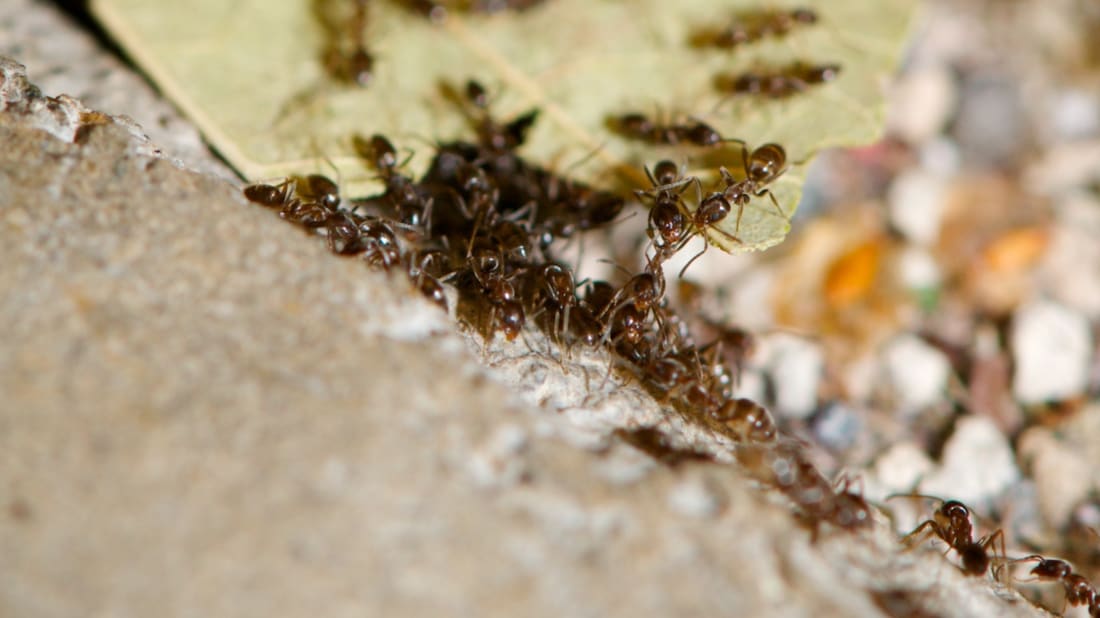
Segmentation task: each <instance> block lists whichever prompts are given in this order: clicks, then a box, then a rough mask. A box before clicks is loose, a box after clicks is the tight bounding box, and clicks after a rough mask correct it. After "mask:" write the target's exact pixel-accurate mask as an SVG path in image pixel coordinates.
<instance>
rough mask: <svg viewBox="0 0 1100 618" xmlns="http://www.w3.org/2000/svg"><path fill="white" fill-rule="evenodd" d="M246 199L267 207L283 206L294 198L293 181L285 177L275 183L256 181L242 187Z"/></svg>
mask: <svg viewBox="0 0 1100 618" xmlns="http://www.w3.org/2000/svg"><path fill="white" fill-rule="evenodd" d="M244 197H245V199H247V200H248V201H250V202H252V203H254V204H259V205H260V206H266V207H267V208H283V207H285V206H286V205H287V204H289V203H290V202H291V201H292V200H293V199H294V181H293V180H292V179H290V178H287V179H286V180H284V181H283V182H281V183H279V184H277V185H268V184H263V183H257V184H254V185H248V186H247V187H245V188H244Z"/></svg>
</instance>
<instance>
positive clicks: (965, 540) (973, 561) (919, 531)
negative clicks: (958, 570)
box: [887, 495, 1006, 575]
mask: <svg viewBox="0 0 1100 618" xmlns="http://www.w3.org/2000/svg"><path fill="white" fill-rule="evenodd" d="M893 497H900V496H887V499H890V498H893ZM908 497H916V498H924V499H931V500H940V501H941V502H942V504H941V505H940V507H939V508H938V509H936V511H935V513H933V515H932V519H926V520H925V521H923V522H922V523H921V524H920V525H919V526H917V527H916V528H915V529H914V530H913V531H912V532H910V533H909V534H907V535H905V537H904V538H903V539H902V540H901V542H902V544H903V545H906V546H907V547H913V546H915V545H916V544H917V543H920V542H922V541H924V540H926V539H928V538H929V537H930V536H931V535H935V536H937V537H939V538H940V540H941V541H943V542H944V543H947V545H948V546H949V547H950V549H953V550H955V552H956V553H957V554H958V555H959V558H960V560H961V561H962V571H963V573H965V574H967V575H983V574H985V572H986V571H988V570H989V567H990V564H991V563H992V562H993V560H994V559H996V557H997V554H996V552H995V551H994V550H995V548H996V544H997V542H998V541H999V542H1000V545H1001V556H1002V558H1003V557H1004V556H1005V555H1006V554H1005V535H1004V531H1003V530H997V531H996V532H994V533H992V534H990V535H987V536H984V537H982V538H980V539H978V540H974V529H973V526H972V525H971V523H970V509H968V508H967V507H966V505H964V504H963V503H962V502H959V501H958V500H946V501H944V500H941V499H940V498H936V497H934V496H923V495H911V496H908ZM918 537H923V538H920V540H914V539H917V538H918ZM994 575H996V569H995V572H994Z"/></svg>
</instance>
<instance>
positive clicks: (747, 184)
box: [700, 140, 787, 234]
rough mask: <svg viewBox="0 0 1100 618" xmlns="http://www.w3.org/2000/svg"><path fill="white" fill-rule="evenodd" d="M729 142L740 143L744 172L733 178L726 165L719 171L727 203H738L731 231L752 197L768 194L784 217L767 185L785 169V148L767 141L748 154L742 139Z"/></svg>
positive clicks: (738, 225)
mask: <svg viewBox="0 0 1100 618" xmlns="http://www.w3.org/2000/svg"><path fill="white" fill-rule="evenodd" d="M731 141H736V142H740V144H741V165H742V167H743V169H744V172H745V178H744V179H743V180H737V179H735V178H734V177H733V175H732V174H730V172H729V170H728V169H726V168H725V166H723V167H720V168H719V169H718V172H719V173H720V174H721V175H722V182H724V183H726V188H725V189H724V190H723V191H722V196H723V197H724V198H725V199H726V200H727V201H728V202H729V203H730V204H732V205H735V206H737V222H736V223H735V225H734V228H733V229H734V234H736V233H737V232H738V231H740V229H741V216H742V215H743V214H744V212H745V206H746V205H748V203H749V201H750V200H751V199H752V198H753V197H760V196H763V195H767V196H768V197H769V198H770V199H771V201H772V204H773V205H774V206H775V209H776V212H778V213H779V216H780V217H782V218H784V219H786V218H787V215H786V213H784V212H783V209H782V208H780V207H779V202H777V201H776V199H775V195H773V194H772V192H771V189H769V188H768V185H769V184H771V183H772V182H774V181H775V180H776V179H777V178H779V177H780V176H782V175H783V172H785V171H787V151H785V150H784V149H783V147H782V146H780V145H779V144H772V143H769V144H764V145H763V146H760V147H758V148H756V149H754V150H753V151H752V152H751V153H750V152H749V150H748V147H747V146H746V145H745V142H743V141H741V140H731ZM701 209H702V207H701V206H700V210H701Z"/></svg>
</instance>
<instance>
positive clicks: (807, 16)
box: [690, 8, 818, 49]
mask: <svg viewBox="0 0 1100 618" xmlns="http://www.w3.org/2000/svg"><path fill="white" fill-rule="evenodd" d="M817 20H818V17H817V13H816V12H815V11H814V10H813V9H809V8H796V9H790V10H774V9H773V10H767V9H756V10H752V11H748V12H744V13H741V14H739V15H737V16H736V17H735V18H734V21H733V23H732V24H730V25H729V26H726V27H725V28H722V29H718V30H715V29H701V30H698V31H696V32H695V33H694V34H693V35H692V36H691V41H690V42H691V44H692V45H693V46H695V47H720V48H724V49H731V48H734V47H737V46H739V45H744V44H746V43H753V42H755V41H758V40H760V39H763V38H767V37H781V36H784V35H786V34H787V33H788V32H790V31H791V30H793V29H794V28H795V27H797V26H804V25H810V24H815V23H817Z"/></svg>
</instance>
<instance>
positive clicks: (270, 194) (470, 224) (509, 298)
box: [244, 0, 1100, 617]
mask: <svg viewBox="0 0 1100 618" xmlns="http://www.w3.org/2000/svg"><path fill="white" fill-rule="evenodd" d="M541 1H542V0H523V1H506V0H479V1H476V2H471V1H469V0H466V1H462V2H442V1H438V0H436V1H427V0H404V1H402V2H401V4H403V5H405V6H406V7H407V8H410V9H412V10H414V11H416V12H419V13H421V14H423V15H425V16H427V17H429V18H431V19H433V20H439V19H442V18H444V17H445V16H446V12H447V11H448V10H451V11H462V12H494V11H498V10H505V9H513V10H523V9H526V8H530V7H532V6H535V5H537V4H539V3H541ZM332 3H333V0H315V1H314V9H315V12H316V13H317V15H318V18H319V19H320V20H321V22H322V25H324V26H325V28H326V29H327V30H328V31H329V33H330V37H329V38H330V40H331V41H332V43H331V45H329V47H327V48H326V49H325V51H324V53H323V54H322V61H323V63H324V65H325V67H326V69H327V70H328V71H329V73H330V74H331V75H332V76H333V77H335V78H336V79H338V80H341V81H345V82H353V83H358V84H359V85H366V84H367V83H368V82H369V80H370V78H371V70H372V67H373V57H372V56H371V54H370V53H369V52H368V51H367V48H366V45H365V42H364V40H363V34H362V32H363V28H364V25H365V23H366V19H367V16H366V15H367V14H366V11H367V4H368V0H355V1H354V2H353V3H351V5H350V6H351V12H350V13H347V12H346V11H345V13H346V16H345V17H344V18H343V20H344V23H343V25H341V21H340V20H339V19H334V18H329V17H326V16H328V15H331V14H333V13H332V6H331V5H332ZM326 20H327V21H326ZM817 22H818V16H817V14H816V12H814V11H813V10H811V9H807V8H795V9H789V10H774V9H758V10H749V11H745V12H742V13H741V14H738V15H737V16H736V17H735V19H734V21H733V22H732V23H731V24H729V25H728V26H726V27H724V28H719V29H714V28H711V27H706V28H701V29H699V30H697V31H696V32H695V33H694V34H693V35H692V37H691V40H690V41H689V42H690V43H691V44H692V45H694V46H695V47H698V48H721V49H733V48H738V47H740V46H742V45H745V44H750V43H753V42H756V41H759V40H761V39H764V38H772V37H782V36H786V35H787V34H788V33H789V32H790V31H792V30H794V29H796V28H802V27H806V26H809V25H811V24H815V23H817ZM344 26H346V27H344ZM839 71H840V67H839V65H835V64H809V63H805V62H801V61H796V62H794V63H791V64H789V65H786V66H781V67H772V68H770V69H758V70H754V71H748V72H743V73H740V74H734V75H719V76H717V77H716V78H715V80H714V86H715V88H716V89H718V90H719V91H722V92H726V93H729V94H732V95H735V96H757V97H763V98H770V99H784V98H787V97H790V96H794V95H797V94H799V93H802V92H804V91H806V90H807V89H809V88H811V87H813V86H816V85H820V84H823V83H826V82H829V81H832V80H834V79H835V78H836V77H837V75H838V73H839ZM444 94H445V95H446V96H447V97H448V98H450V99H452V100H453V101H455V102H456V103H457V104H458V105H459V106H460V109H461V111H462V112H463V113H464V115H465V116H466V118H467V120H468V122H469V124H470V127H471V129H472V132H473V133H474V135H475V137H474V139H473V140H472V141H464V140H458V141H453V142H445V143H438V144H435V145H434V154H433V157H432V160H431V163H430V165H429V166H428V169H427V171H426V172H425V173H424V174H423V175H422V176H421V177H420V178H412V177H410V176H408V175H406V174H405V173H404V172H403V171H402V170H403V167H404V163H405V162H406V161H402V160H401V156H399V151H398V149H397V148H395V146H394V145H393V144H392V142H391V141H390V139H389V138H387V137H386V136H384V135H382V134H374V135H372V136H370V137H365V136H354V137H353V139H352V142H353V145H354V148H355V150H356V152H357V154H358V155H359V157H360V158H361V159H362V160H363V162H364V163H365V165H366V166H367V167H368V168H369V169H370V170H372V171H373V172H374V173H375V174H376V175H377V177H378V179H379V180H380V181H381V182H382V183H383V185H384V187H385V189H384V190H383V191H382V192H381V193H379V194H377V195H372V196H369V197H366V198H357V199H347V198H344V197H342V196H341V195H340V192H339V187H338V185H337V183H335V182H333V181H332V180H330V179H329V178H327V177H325V176H322V175H318V174H313V175H308V176H295V177H290V178H287V179H285V180H284V181H282V182H280V183H278V184H256V185H251V186H249V187H246V188H245V190H244V193H245V196H246V197H247V198H248V199H249V200H250V201H252V202H254V203H257V204H260V205H262V206H265V207H267V208H271V209H275V210H277V211H278V213H279V216H280V217H282V218H283V219H284V220H286V221H288V222H290V223H293V224H296V225H298V226H300V227H301V228H303V229H305V230H306V231H308V232H310V233H311V234H316V235H318V236H321V237H323V238H324V239H325V241H326V243H327V244H328V247H329V248H330V250H331V251H332V252H333V253H334V254H336V255H339V256H343V257H346V258H354V259H360V260H362V261H364V262H365V263H366V264H367V265H368V266H370V267H371V268H374V269H378V270H382V271H386V272H389V273H404V275H405V276H406V277H407V278H408V280H409V281H410V282H411V284H412V287H414V288H415V289H417V290H419V291H420V293H421V294H423V295H424V296H425V297H426V298H427V299H429V300H430V301H431V302H433V303H435V304H436V305H437V306H439V307H440V308H441V309H442V310H444V311H446V310H448V308H449V307H448V304H449V301H448V295H447V293H446V288H445V286H444V284H450V285H452V286H453V287H454V288H455V289H456V290H457V295H458V307H457V310H458V311H457V313H458V314H459V315H460V316H461V317H463V318H464V319H465V321H466V322H467V323H469V324H470V325H471V326H472V327H474V328H475V329H478V330H480V331H481V332H482V334H484V335H485V336H486V337H487V338H492V337H493V336H495V335H496V333H497V332H499V333H501V334H502V335H503V336H504V338H505V339H507V340H508V341H512V340H515V339H516V338H517V337H520V336H521V335H522V334H523V333H524V331H525V330H526V329H528V328H537V329H539V330H541V331H542V332H543V333H545V334H546V336H547V337H548V338H549V339H550V340H552V341H554V342H556V343H557V344H558V345H559V346H561V347H562V348H563V349H566V350H571V349H572V348H574V347H575V346H583V347H588V348H593V349H595V348H602V349H605V350H606V351H607V352H608V353H609V354H610V356H611V366H610V367H609V368H608V375H609V376H610V375H611V372H612V371H614V370H619V371H620V372H621V373H624V374H626V375H627V376H629V377H630V378H632V379H634V380H637V381H638V383H640V384H641V385H642V386H643V387H644V388H645V389H647V390H648V391H649V392H650V393H652V394H653V395H654V397H655V398H656V399H657V400H658V401H659V402H661V403H662V404H666V405H670V406H674V407H676V408H678V409H680V410H681V411H683V412H684V413H685V414H687V415H688V416H690V417H691V418H693V419H695V420H697V421H698V422H699V423H700V424H703V425H705V426H707V427H710V428H711V429H712V430H714V431H715V432H717V433H719V434H721V435H722V436H724V437H725V438H727V439H728V440H730V441H732V442H733V444H734V446H735V456H736V459H737V461H738V463H739V464H740V466H741V467H742V468H743V469H744V470H745V471H746V472H747V473H748V474H749V475H750V476H751V477H752V478H754V479H755V480H757V481H759V482H761V483H762V484H764V485H767V486H769V487H772V488H774V489H776V490H778V491H779V492H781V493H782V494H784V495H785V496H786V497H787V498H789V499H790V501H791V502H792V503H793V505H794V507H795V512H796V514H797V515H798V517H799V519H800V520H801V521H803V522H804V523H805V524H806V525H807V526H808V527H810V528H811V530H812V531H813V534H814V535H815V536H816V534H817V532H818V530H819V528H820V527H821V526H822V525H824V524H827V525H831V526H833V527H835V528H839V529H842V530H858V529H861V528H864V527H867V526H869V525H870V524H871V522H872V519H873V518H872V508H871V506H870V505H869V503H868V502H867V501H866V500H865V499H864V498H863V497H862V495H861V493H860V492H857V491H853V489H852V487H851V483H850V482H849V480H848V479H846V478H845V479H843V480H842V481H841V482H839V483H833V482H830V481H829V480H828V479H827V478H826V477H825V476H824V475H823V474H822V473H821V472H820V471H819V470H818V469H817V468H816V467H815V466H814V465H813V463H812V462H811V461H810V459H809V457H808V455H807V452H806V449H805V448H803V445H801V444H800V443H799V442H797V441H796V440H794V439H792V438H789V437H786V436H783V435H781V434H780V432H779V431H778V430H777V427H776V424H775V421H774V420H773V418H772V416H771V414H770V413H769V412H768V410H767V409H766V408H765V407H764V406H762V405H760V404H758V403H756V402H754V401H751V400H749V399H744V398H738V397H736V396H735V394H734V391H735V387H736V385H737V382H738V377H739V371H740V367H741V363H742V361H743V359H744V357H745V355H746V354H747V352H748V350H749V349H751V347H752V346H753V340H752V337H751V335H749V334H748V333H746V332H744V331H742V330H740V329H737V328H732V327H729V326H726V325H723V324H717V323H715V322H713V321H708V320H706V318H703V317H701V316H700V315H697V314H696V315H688V316H685V315H680V314H679V313H677V312H676V311H674V310H673V308H672V307H671V306H670V305H669V302H668V299H667V298H666V295H665V291H666V287H667V282H666V276H665V271H664V267H665V264H666V263H667V262H668V261H669V260H670V259H671V258H672V257H673V256H675V255H677V254H679V253H680V252H681V251H682V250H683V249H684V248H685V247H686V246H687V244H688V243H689V242H690V241H691V240H692V239H695V238H700V239H702V241H703V243H704V244H703V250H702V251H706V249H707V247H708V246H709V244H710V242H711V240H710V238H711V236H712V235H718V236H722V237H723V239H724V240H725V241H728V243H729V244H733V245H737V244H741V240H740V238H739V237H738V236H737V234H738V232H739V230H740V226H741V221H742V217H743V215H744V210H745V208H746V207H747V206H748V205H749V204H750V203H751V202H752V201H753V200H755V199H758V198H766V199H768V200H770V202H771V206H772V207H774V208H775V210H776V212H777V213H778V214H779V215H780V216H781V217H784V218H786V214H785V213H784V211H783V209H782V208H781V207H780V206H779V204H778V202H777V201H776V200H775V197H774V196H773V195H772V194H771V192H770V190H769V185H770V184H771V183H772V182H773V181H775V180H776V179H777V178H778V177H779V176H781V175H782V174H783V173H784V171H785V170H786V165H787V155H786V151H785V150H784V148H783V147H782V146H780V145H778V144H774V143H769V144H764V145H761V146H759V147H757V148H755V149H750V148H749V147H748V145H747V144H745V143H744V142H743V141H741V140H738V139H733V138H726V137H724V136H723V135H722V134H721V133H720V132H719V131H718V130H716V129H715V128H713V127H712V126H710V125H709V124H707V123H705V122H703V121H702V120H699V119H695V118H690V119H687V120H680V121H672V120H669V121H663V120H661V119H655V118H651V117H649V116H647V115H645V114H641V113H637V112H631V113H624V114H618V115H614V116H611V117H609V118H608V119H607V125H608V128H609V129H610V130H611V131H612V132H614V133H616V134H618V135H619V136H620V137H623V138H625V139H630V140H637V141H641V142H644V143H647V144H651V145H656V146H680V147H688V148H714V147H718V146H724V145H727V144H737V145H739V146H740V151H741V168H742V169H741V170H740V173H739V174H737V175H735V174H733V173H731V172H730V171H729V170H728V169H726V168H725V167H722V168H719V169H718V170H717V173H718V177H719V180H718V181H717V185H715V186H713V187H711V188H710V189H709V190H706V191H704V187H703V181H702V180H701V179H700V178H699V177H697V176H694V175H688V174H686V173H685V172H684V170H683V169H681V167H680V166H678V165H677V164H676V163H674V162H673V161H670V160H661V161H658V162H656V164H655V165H653V167H652V169H650V168H646V169H645V173H646V176H647V178H648V180H649V185H648V186H646V187H642V188H637V189H635V190H634V191H633V195H632V196H629V197H628V198H624V197H623V196H621V195H618V194H616V193H614V192H612V191H607V190H602V189H598V188H595V187H592V186H589V185H587V184H585V183H582V182H579V181H576V180H573V179H571V178H568V177H566V176H565V175H562V174H559V173H556V172H554V171H551V170H550V169H547V168H545V167H542V166H540V165H537V164H534V163H532V162H530V161H528V160H526V159H524V158H523V157H522V156H521V155H520V154H519V150H520V149H521V147H522V146H523V144H524V142H525V141H526V137H527V134H528V132H529V131H530V130H531V128H532V127H533V126H534V125H535V123H536V122H537V120H538V116H539V112H538V110H537V109H532V110H530V111H528V112H526V113H523V114H520V115H518V116H516V117H514V118H512V119H510V120H508V121H505V122H500V121H498V120H497V119H495V118H494V117H493V116H492V114H490V110H489V97H488V94H487V92H486V90H485V89H484V88H483V87H482V86H481V85H480V84H478V83H476V82H473V81H471V82H468V83H467V84H466V85H465V88H464V90H463V91H462V92H457V91H456V90H455V89H454V88H452V87H450V86H446V87H445V89H444ZM628 202H635V203H639V204H641V205H643V206H645V207H646V208H647V209H648V219H647V223H648V225H647V235H648V238H649V243H648V246H647V249H646V251H645V260H644V261H645V265H644V267H643V269H642V270H641V272H638V273H632V274H630V275H629V276H628V277H627V278H626V279H625V281H623V282H622V283H621V284H619V285H615V284H613V283H612V282H609V281H603V280H583V281H578V278H577V275H576V274H575V273H574V271H573V270H572V268H571V267H570V266H569V265H568V264H567V263H565V262H564V261H562V260H561V259H559V258H558V257H557V256H556V255H554V247H555V246H556V245H555V241H558V240H564V239H570V238H574V237H576V236H578V235H580V234H582V233H583V232H586V231H589V230H594V229H597V228H604V227H607V226H610V225H613V224H614V223H615V222H616V221H617V220H618V219H619V216H620V214H621V213H622V211H623V210H624V208H625V207H626V205H627V204H628ZM735 211H736V212H735ZM731 216H733V217H734V219H733V225H732V227H730V226H728V225H721V224H723V223H724V222H726V221H727V220H728V219H729V217H731ZM730 229H732V232H730V231H727V230H730ZM700 255H702V252H700V253H699V254H697V255H695V256H694V257H692V258H691V260H690V261H688V262H687V264H685V266H684V267H683V269H682V270H681V271H680V273H679V276H680V277H681V279H682V277H683V275H684V273H685V272H686V270H687V268H688V267H689V266H690V265H691V264H692V263H693V262H694V261H695V259H696V258H698V257H699V256H700ZM686 285H689V284H687V283H686V282H683V281H682V282H681V287H682V288H683V287H684V286H686ZM700 322H703V324H702V328H700ZM701 331H702V332H705V333H706V334H707V335H708V336H709V338H708V339H707V340H706V341H702V340H701V339H700V332H701ZM615 435H616V436H617V437H618V438H619V439H620V440H622V441H624V442H627V443H629V444H631V445H633V446H635V447H636V448H638V449H640V450H642V451H644V452H646V453H647V454H649V455H651V456H652V457H654V458H655V459H657V460H659V461H662V462H664V463H666V464H667V465H670V466H675V465H679V464H681V463H684V462H688V461H699V460H703V461H713V457H712V456H711V455H709V454H708V453H705V452H701V451H695V450H691V449H685V448H682V447H678V446H674V445H672V444H671V443H670V442H668V440H667V438H666V437H665V436H664V435H663V434H662V433H661V432H660V431H658V430H656V429H655V428H652V427H642V428H635V429H629V430H626V429H623V430H619V431H617V432H615ZM970 516H971V513H970V510H969V509H968V508H967V507H966V506H965V505H963V504H962V503H961V502H958V501H954V500H948V501H942V500H941V505H940V507H939V508H938V509H937V510H936V511H935V513H934V514H933V516H932V518H931V519H928V520H926V521H924V522H923V523H921V524H920V525H919V526H917V528H916V529H914V530H913V531H912V532H911V533H909V534H908V535H906V536H905V537H904V538H903V539H902V540H901V542H902V544H903V545H905V546H906V547H909V548H912V547H915V546H917V545H918V544H920V543H922V542H923V541H925V540H927V539H929V538H932V537H935V538H938V539H939V540H941V541H943V542H944V543H946V544H947V546H948V549H949V550H953V551H954V552H956V553H957V554H958V556H959V559H960V569H961V570H962V572H963V573H965V574H967V575H972V576H982V575H985V574H986V573H991V574H992V575H993V576H994V577H995V578H997V579H1000V578H1001V577H1002V576H1003V573H1004V572H1005V570H1006V569H1008V568H1010V567H1011V566H1013V565H1015V564H1019V563H1024V562H1037V564H1036V566H1035V567H1034V568H1033V569H1031V571H1030V574H1031V575H1032V576H1033V577H1034V578H1036V579H1038V580H1040V581H1057V582H1060V583H1061V584H1062V585H1063V587H1064V588H1065V593H1066V596H1065V598H1066V604H1067V605H1072V606H1084V607H1087V608H1088V610H1089V613H1090V615H1091V616H1097V617H1100V593H1098V592H1097V591H1096V589H1095V588H1094V587H1093V585H1092V584H1091V583H1090V582H1089V581H1088V580H1087V579H1086V578H1085V577H1083V576H1082V575H1080V574H1077V573H1075V572H1074V571H1073V569H1072V567H1071V566H1070V565H1069V564H1068V563H1067V562H1065V561H1062V560H1059V559H1053V558H1044V557H1043V556H1039V555H1031V556H1027V557H1024V558H1015V559H1010V558H1008V557H1007V555H1006V551H1005V547H1004V546H1005V541H1004V534H1003V532H1001V531H999V530H998V531H996V532H994V533H992V534H990V535H988V536H985V537H982V538H979V539H977V540H975V539H974V532H973V526H972V524H971V522H970ZM998 550H999V553H998Z"/></svg>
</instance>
